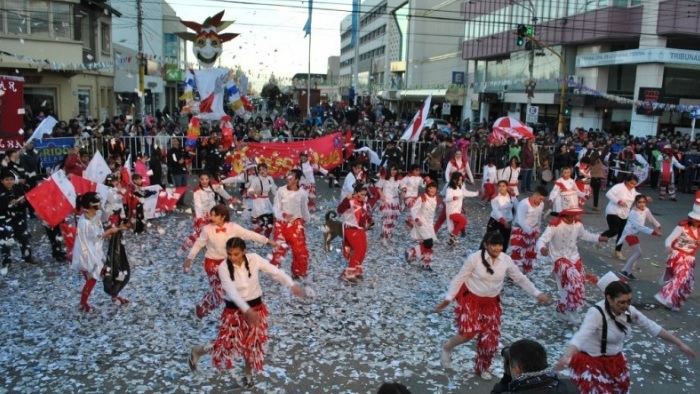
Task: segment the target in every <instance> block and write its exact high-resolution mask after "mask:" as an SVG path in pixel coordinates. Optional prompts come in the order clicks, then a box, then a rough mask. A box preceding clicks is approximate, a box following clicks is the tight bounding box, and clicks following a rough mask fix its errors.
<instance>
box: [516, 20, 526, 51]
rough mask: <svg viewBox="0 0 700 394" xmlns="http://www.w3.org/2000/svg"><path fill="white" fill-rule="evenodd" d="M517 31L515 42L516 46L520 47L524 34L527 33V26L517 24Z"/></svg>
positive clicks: (523, 42)
mask: <svg viewBox="0 0 700 394" xmlns="http://www.w3.org/2000/svg"><path fill="white" fill-rule="evenodd" d="M517 33H518V40H517V41H516V44H518V46H519V47H521V46H523V45H524V44H525V34H526V33H527V26H525V25H518V31H517Z"/></svg>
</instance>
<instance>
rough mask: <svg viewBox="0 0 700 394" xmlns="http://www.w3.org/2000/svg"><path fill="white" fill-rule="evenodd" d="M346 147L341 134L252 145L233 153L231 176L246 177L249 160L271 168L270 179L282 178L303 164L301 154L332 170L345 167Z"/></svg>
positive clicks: (249, 144) (312, 161)
mask: <svg viewBox="0 0 700 394" xmlns="http://www.w3.org/2000/svg"><path fill="white" fill-rule="evenodd" d="M344 143H345V141H344V137H343V135H342V133H339V132H338V133H333V134H329V135H326V136H323V137H319V138H315V139H312V140H306V141H289V142H267V143H248V144H246V145H245V146H242V147H240V148H237V149H236V150H235V152H234V153H233V156H232V158H231V161H230V163H231V175H238V174H240V173H242V172H243V171H244V170H245V167H246V165H247V163H248V162H249V160H254V161H255V162H256V163H258V164H260V163H265V164H267V168H268V169H269V173H270V176H272V177H274V178H282V177H285V176H286V175H287V173H288V172H289V170H291V169H293V168H294V167H295V166H297V165H298V164H299V154H300V153H301V152H306V154H307V155H309V161H310V162H311V163H312V164H318V165H319V166H321V167H323V168H325V169H326V170H332V169H333V168H335V167H337V166H339V165H341V164H342V163H343V144H344Z"/></svg>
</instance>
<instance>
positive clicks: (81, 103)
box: [78, 89, 90, 116]
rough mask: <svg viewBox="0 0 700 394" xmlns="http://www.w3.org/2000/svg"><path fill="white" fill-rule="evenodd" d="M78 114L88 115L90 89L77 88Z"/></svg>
mask: <svg viewBox="0 0 700 394" xmlns="http://www.w3.org/2000/svg"><path fill="white" fill-rule="evenodd" d="M78 114H79V115H83V116H90V89H78Z"/></svg>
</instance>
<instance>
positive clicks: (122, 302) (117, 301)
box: [112, 296, 129, 306]
mask: <svg viewBox="0 0 700 394" xmlns="http://www.w3.org/2000/svg"><path fill="white" fill-rule="evenodd" d="M112 303H114V304H115V305H119V306H122V305H127V304H128V303H129V300H127V299H126V298H122V297H119V296H116V297H112Z"/></svg>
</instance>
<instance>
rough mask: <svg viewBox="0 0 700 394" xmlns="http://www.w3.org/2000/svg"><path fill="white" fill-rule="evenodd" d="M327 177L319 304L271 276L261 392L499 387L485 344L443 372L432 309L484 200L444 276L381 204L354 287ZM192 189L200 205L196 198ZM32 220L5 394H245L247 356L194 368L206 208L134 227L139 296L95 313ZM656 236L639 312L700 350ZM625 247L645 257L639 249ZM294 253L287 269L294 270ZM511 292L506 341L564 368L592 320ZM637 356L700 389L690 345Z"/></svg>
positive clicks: (605, 252) (206, 334)
mask: <svg viewBox="0 0 700 394" xmlns="http://www.w3.org/2000/svg"><path fill="white" fill-rule="evenodd" d="M191 183H194V177H192V179H191ZM278 184H279V185H281V182H278ZM317 186H318V191H319V206H320V208H321V209H320V210H319V212H317V213H316V214H315V215H314V218H313V219H312V220H311V221H310V222H309V223H307V226H306V232H307V244H308V246H309V250H310V254H311V262H310V271H309V272H310V277H309V278H308V279H307V280H306V281H305V282H304V286H306V287H307V288H309V289H311V290H312V291H311V293H312V294H313V297H310V298H307V299H299V298H295V297H292V296H291V295H290V293H289V291H288V290H286V289H284V288H282V287H281V286H280V285H279V284H277V283H275V282H274V281H272V280H269V279H267V278H265V279H264V280H263V281H262V284H263V288H264V291H265V300H266V301H265V302H266V304H267V306H268V309H269V310H270V313H271V317H270V323H271V328H270V332H269V334H270V341H269V343H268V352H267V356H266V359H265V369H264V370H263V371H262V373H260V374H258V376H257V379H256V380H257V384H256V386H255V389H253V390H251V391H250V392H254V393H329V392H333V393H375V392H376V391H377V388H378V387H379V386H380V385H381V383H382V382H385V381H398V382H401V383H403V384H405V385H406V386H408V387H409V388H410V390H411V391H412V392H413V393H476V394H481V393H489V392H490V389H491V387H492V386H493V384H494V383H495V382H494V381H491V382H484V381H482V380H481V379H479V378H477V377H474V376H473V373H472V370H473V362H474V358H475V347H476V346H475V343H474V342H473V341H472V342H469V343H468V344H466V345H463V346H460V347H458V348H457V349H455V351H454V352H453V355H452V364H453V369H451V370H445V369H444V368H442V367H441V366H440V363H439V358H440V346H441V344H442V343H443V342H444V341H446V340H447V339H448V338H449V337H450V336H451V335H453V334H454V332H455V328H454V313H453V310H452V308H451V307H450V308H446V309H445V311H443V312H442V313H440V314H436V313H432V312H431V311H432V310H433V308H434V307H435V305H437V304H438V303H439V302H440V300H441V298H442V297H443V295H444V293H445V291H446V290H447V287H448V285H449V282H450V280H451V279H452V277H454V275H455V274H456V273H457V272H458V271H459V268H460V267H461V265H462V263H463V261H464V256H465V255H466V254H468V253H470V252H473V251H474V250H475V249H476V246H477V244H478V242H479V240H480V239H481V237H482V235H483V232H484V229H485V227H486V223H487V219H488V214H489V210H488V209H487V208H485V207H481V206H479V205H478V204H477V202H476V199H467V200H468V201H467V207H468V209H469V214H468V217H469V226H468V231H467V237H466V238H461V239H460V240H459V245H458V246H456V247H454V248H450V247H448V246H447V245H446V244H445V238H446V235H445V234H446V233H445V229H444V228H443V229H442V230H441V232H440V233H439V237H440V238H442V241H441V242H440V243H438V244H437V246H436V248H435V250H436V254H435V261H434V263H433V268H434V271H433V272H432V273H426V272H423V271H421V270H420V268H419V266H418V264H416V263H410V264H409V263H406V262H405V261H404V258H403V251H404V250H405V248H406V247H407V246H410V245H413V242H412V241H411V240H410V239H409V238H408V231H407V230H406V228H405V226H403V225H402V223H401V221H399V223H398V226H397V227H396V229H395V234H396V240H395V241H394V242H392V243H390V245H389V246H386V247H385V246H383V245H382V244H381V243H380V242H379V234H380V230H381V228H380V223H381V219H380V217H379V214H377V213H375V216H374V217H375V221H376V222H377V226H376V227H375V229H373V230H372V231H370V232H369V234H368V239H369V244H370V250H369V251H368V254H367V258H366V259H365V264H364V266H365V280H364V282H363V283H361V284H358V285H348V284H345V283H343V282H341V281H339V280H338V277H339V275H340V273H341V272H342V270H343V269H344V267H345V265H346V261H345V259H344V258H343V257H342V254H340V253H339V248H340V243H339V240H335V241H334V243H333V251H331V252H330V253H326V252H325V251H324V250H323V248H322V231H321V228H322V225H323V214H324V213H325V212H326V211H327V210H332V209H335V207H337V204H338V202H339V201H338V199H337V198H338V195H339V194H340V189H337V188H334V189H332V190H329V188H328V184H327V182H324V181H322V179H321V178H318V183H317ZM641 191H642V192H644V193H648V192H650V190H649V189H648V188H642V189H641ZM652 196H653V194H652ZM186 198H187V200H188V201H189V199H190V198H191V196H189V195H188V196H186ZM692 200H693V199H692V196H691V195H686V194H681V195H679V201H678V202H670V201H655V202H653V203H651V204H650V205H649V208H650V209H651V210H652V212H653V213H654V215H655V216H656V218H657V219H658V220H659V221H660V222H661V223H662V225H663V233H664V236H666V235H668V234H669V233H670V231H671V230H672V229H673V226H674V225H675V223H677V222H678V220H680V219H682V218H684V217H685V216H686V215H687V213H688V212H689V211H690V210H691V208H692ZM590 203H591V202H589V203H588V204H589V205H590ZM605 203H606V201H605V200H603V201H602V202H601V207H604V206H605ZM234 220H236V221H238V222H242V217H241V216H238V215H236V216H234ZM582 220H583V222H584V224H585V225H586V227H587V228H588V229H590V230H591V231H597V232H601V231H603V230H605V229H606V227H607V226H606V224H605V219H604V212H603V211H601V212H596V213H593V212H591V211H590V209H588V208H587V213H586V214H585V215H583V216H582ZM32 226H33V228H34V230H35V231H34V235H35V241H34V242H35V245H37V247H36V253H37V256H38V257H39V258H40V259H41V260H42V264H41V265H40V266H39V267H30V266H27V265H24V264H21V263H15V264H13V265H12V266H11V267H10V272H9V273H8V275H7V276H5V277H2V278H0V311H1V312H0V344H2V352H0V394H2V393H9V392H21V393H229V392H232V387H233V386H235V384H234V381H235V380H237V379H239V378H240V376H241V363H240V362H239V363H237V364H236V368H234V369H233V370H232V371H231V373H221V374H220V373H218V372H217V371H216V370H215V369H214V368H213V367H212V365H211V362H210V358H209V357H204V358H203V359H202V360H201V361H200V363H199V372H198V373H197V374H194V375H193V374H191V373H190V372H189V370H188V368H187V363H186V360H187V356H188V354H189V349H190V348H191V347H192V346H194V345H198V344H205V343H207V341H210V340H212V339H213V338H215V336H216V329H217V326H218V321H219V319H218V316H219V313H220V312H219V311H216V312H214V313H212V314H210V315H209V316H208V317H207V318H205V319H204V321H203V322H194V321H193V319H192V307H193V306H194V304H195V303H196V302H197V301H198V300H199V299H200V298H201V297H202V296H203V295H204V294H205V292H206V291H208V289H209V284H208V282H207V280H206V276H205V275H204V272H203V270H202V257H201V254H200V256H199V257H198V259H197V260H196V261H195V267H194V269H193V271H192V272H191V273H189V274H183V273H182V262H183V260H184V255H183V254H182V253H180V252H178V250H179V246H180V244H181V243H182V241H183V240H184V238H185V236H186V235H188V234H189V231H190V228H191V214H190V213H188V212H186V211H179V212H175V213H173V214H171V215H169V216H167V217H164V218H160V219H156V220H153V221H152V222H151V226H150V227H149V228H148V230H147V232H146V233H145V234H142V235H139V236H134V235H133V234H131V233H127V234H125V238H126V242H127V243H126V245H125V246H126V249H127V255H128V257H129V261H130V263H131V266H132V278H131V281H130V282H129V284H128V285H127V286H126V288H125V289H124V291H123V296H124V297H126V298H128V299H130V300H131V304H130V305H129V306H128V307H127V308H120V307H117V306H114V305H112V304H111V303H110V302H109V298H108V297H107V296H105V294H103V292H102V289H101V285H100V284H98V286H97V287H96V289H95V290H94V291H93V294H92V296H91V298H90V300H91V303H92V304H93V305H94V306H95V307H96V308H97V309H98V312H97V313H95V314H92V315H89V316H85V315H82V314H80V313H79V312H78V311H77V303H78V298H79V294H80V289H81V288H82V283H83V281H82V278H80V276H79V274H78V273H76V272H75V271H71V270H69V269H67V268H66V266H65V265H63V264H58V263H54V262H52V261H51V258H50V250H49V248H48V246H47V244H46V243H47V241H46V238H45V236H44V235H43V230H42V229H41V227H40V226H39V225H38V223H37V222H36V221H34V222H33V223H32ZM641 239H642V248H643V250H644V252H645V253H646V255H645V258H644V260H643V261H642V262H640V263H639V264H638V266H639V268H640V271H638V272H635V275H636V276H637V277H639V278H640V279H639V280H638V281H635V282H633V283H632V286H633V288H634V290H635V298H634V304H635V306H637V307H638V308H639V309H640V310H642V311H643V312H644V313H645V314H646V315H647V316H649V317H650V318H652V319H654V320H656V321H657V322H659V323H660V324H662V325H663V326H664V327H665V328H666V329H668V330H670V331H672V332H674V333H675V334H676V335H678V336H679V337H681V338H682V339H683V340H684V341H686V342H687V343H689V344H690V345H691V346H692V347H694V348H695V349H696V351H700V345H698V344H699V343H700V338H699V335H698V334H699V330H698V327H699V326H698V317H699V316H698V315H699V309H698V298H697V291H696V292H694V293H693V296H692V297H691V299H690V300H689V301H688V303H687V304H686V305H685V306H684V308H683V310H682V311H681V312H671V311H668V310H666V309H664V308H662V307H660V306H658V305H657V304H656V303H655V301H654V299H653V295H654V294H655V292H656V291H658V289H659V288H660V285H659V284H658V279H659V278H660V276H661V273H662V270H663V267H664V262H665V254H664V248H663V240H664V237H658V238H657V237H651V236H642V238H641ZM250 247H251V251H253V252H256V253H259V254H260V255H262V256H264V257H266V256H267V255H268V254H269V253H270V250H269V248H267V247H256V246H253V245H251V246H250ZM579 248H580V251H581V253H582V256H583V259H584V264H585V266H586V269H587V270H588V271H589V272H592V273H594V274H595V275H597V276H601V275H603V274H605V273H606V272H608V271H609V270H618V269H620V268H621V267H622V262H620V261H618V260H615V259H614V258H613V257H612V252H613V249H614V247H613V241H610V242H608V244H607V245H604V246H603V247H602V248H598V247H596V246H595V245H592V244H586V243H582V242H581V243H579ZM17 249H18V248H14V252H13V253H15V257H18V256H17ZM623 253H624V254H625V255H626V256H627V255H629V250H628V249H627V247H625V248H624V249H623ZM289 261H290V258H287V261H286V262H284V264H283V269H285V270H286V271H287V272H289ZM539 263H540V267H539V268H538V269H537V270H536V272H535V273H533V275H532V280H533V282H534V283H535V284H536V286H538V288H540V289H541V290H543V291H545V292H549V293H550V294H552V295H553V296H555V297H556V294H555V293H556V291H555V290H556V285H555V283H554V280H553V279H552V277H551V273H550V271H551V262H549V261H548V260H547V259H542V260H540V262H539ZM586 292H587V295H588V297H589V301H590V303H593V302H595V301H598V300H599V299H601V298H602V292H600V291H599V290H597V288H596V287H594V286H587V288H586ZM501 299H502V305H503V310H504V314H503V319H502V322H503V327H502V338H501V346H505V345H508V344H510V343H512V342H513V341H515V340H517V339H521V338H525V337H527V338H533V339H537V340H538V341H540V342H542V343H543V344H544V345H545V348H546V349H547V352H548V354H549V361H550V363H554V362H555V361H556V358H557V357H559V355H561V354H562V353H563V351H564V350H565V348H566V342H567V340H568V339H569V338H571V335H573V333H574V331H575V329H576V327H574V326H570V325H568V324H565V323H562V322H560V321H558V320H556V317H555V316H556V312H555V311H554V307H553V305H548V306H539V305H536V304H535V302H534V300H533V299H531V298H530V297H528V296H526V294H525V293H524V292H523V291H522V290H521V289H519V288H517V287H516V286H513V285H507V286H506V287H505V288H504V291H503V293H502V297H501ZM625 355H626V357H627V359H628V360H629V364H630V369H631V375H632V392H634V393H657V392H668V393H695V392H696V391H697V390H696V389H695V386H696V383H697V381H696V379H697V378H696V371H697V370H698V364H697V361H695V360H693V361H689V360H688V359H686V358H685V357H684V356H682V355H681V354H679V353H678V352H677V350H676V349H675V347H673V346H671V345H668V344H666V343H664V342H663V341H661V340H658V339H656V338H649V337H647V336H646V335H645V334H643V333H641V332H639V331H638V330H633V333H632V335H631V336H630V339H629V341H628V342H627V345H626V346H625ZM501 364H502V361H501V359H500V356H497V358H496V360H494V363H493V372H494V374H495V375H499V376H500V374H502V372H503V368H502V366H501ZM564 375H565V373H564Z"/></svg>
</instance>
